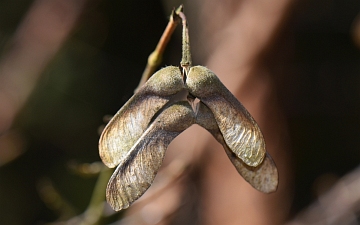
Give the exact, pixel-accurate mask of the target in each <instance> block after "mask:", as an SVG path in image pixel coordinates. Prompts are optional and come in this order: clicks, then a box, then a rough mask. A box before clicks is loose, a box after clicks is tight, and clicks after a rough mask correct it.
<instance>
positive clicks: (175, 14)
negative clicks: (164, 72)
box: [135, 5, 183, 93]
mask: <svg viewBox="0 0 360 225" xmlns="http://www.w3.org/2000/svg"><path fill="white" fill-rule="evenodd" d="M182 10H183V6H182V5H180V6H179V7H178V8H177V9H176V10H173V11H172V12H171V15H170V20H169V23H168V25H167V26H166V28H165V31H164V33H163V34H162V36H161V38H160V40H159V42H158V44H157V46H156V48H155V50H154V51H153V52H152V53H151V54H150V55H149V58H148V62H147V64H146V67H145V70H144V72H143V74H142V77H141V80H140V82H139V85H138V87H137V88H136V89H135V93H136V92H137V90H138V89H139V88H140V87H141V86H142V85H143V84H144V83H145V82H146V81H147V80H148V79H149V78H150V77H151V75H152V74H153V73H154V71H155V69H156V68H157V67H158V66H159V65H160V63H161V60H162V56H163V53H164V50H165V48H166V46H167V44H168V42H169V40H170V37H171V35H172V34H173V33H174V30H175V28H176V27H177V25H178V24H179V23H180V17H179V13H181V12H182Z"/></svg>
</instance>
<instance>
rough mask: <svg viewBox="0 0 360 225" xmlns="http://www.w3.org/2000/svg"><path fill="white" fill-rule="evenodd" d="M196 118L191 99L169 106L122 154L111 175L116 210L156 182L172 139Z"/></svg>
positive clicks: (110, 196) (110, 189) (109, 192)
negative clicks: (190, 102) (155, 179)
mask: <svg viewBox="0 0 360 225" xmlns="http://www.w3.org/2000/svg"><path fill="white" fill-rule="evenodd" d="M194 122H195V117H194V112H193V111H192V108H191V106H190V105H189V103H188V102H179V103H174V104H173V105H171V106H168V107H167V108H165V109H164V110H163V111H162V112H161V113H160V114H159V115H158V117H157V118H156V119H155V120H154V121H153V122H152V123H151V125H150V126H149V127H148V128H147V129H146V131H145V132H144V133H143V135H142V136H141V137H140V138H139V139H138V140H137V142H136V143H135V144H134V146H133V147H132V148H131V149H130V151H128V152H127V154H126V155H125V157H123V158H122V160H121V162H120V164H119V166H118V167H117V168H116V170H115V172H114V173H113V175H112V176H111V178H110V180H109V183H108V186H107V189H106V199H107V201H108V203H109V204H110V205H111V206H112V207H113V209H114V210H116V211H118V210H121V209H125V208H128V207H129V206H130V205H131V203H133V202H134V201H135V200H136V199H138V198H139V197H140V196H142V195H143V194H144V192H145V191H146V190H147V189H148V188H149V187H150V185H151V184H152V183H153V181H154V178H155V176H156V174H157V172H158V170H159V168H160V166H161V164H162V161H163V159H164V155H165V151H166V149H167V147H168V145H169V144H170V142H171V141H172V140H173V139H174V138H175V137H176V136H177V135H179V134H180V133H181V132H182V131H184V130H185V129H187V128H188V127H190V126H191V125H192V124H193V123H194Z"/></svg>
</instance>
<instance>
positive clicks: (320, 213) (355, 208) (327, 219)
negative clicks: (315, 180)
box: [287, 167, 360, 225]
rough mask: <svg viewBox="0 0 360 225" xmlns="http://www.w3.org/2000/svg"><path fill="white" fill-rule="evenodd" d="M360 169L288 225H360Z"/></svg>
mask: <svg viewBox="0 0 360 225" xmlns="http://www.w3.org/2000/svg"><path fill="white" fill-rule="evenodd" d="M359 187H360V167H358V168H357V169H355V170H354V171H352V172H351V173H349V174H348V175H346V176H344V177H343V178H341V179H340V180H339V181H338V182H337V183H336V184H335V185H334V186H333V187H332V188H331V189H330V190H329V191H328V192H326V193H325V194H323V195H321V196H320V197H319V199H318V200H317V201H316V202H315V203H313V204H312V205H310V206H309V207H308V208H307V209H305V210H304V211H303V212H302V213H300V214H299V215H298V216H297V217H296V218H295V219H294V220H292V221H291V222H289V223H287V225H305V224H307V225H315V224H328V225H331V224H334V225H335V224H336V225H337V224H342V225H350V224H359V222H358V215H359V213H360V188H359Z"/></svg>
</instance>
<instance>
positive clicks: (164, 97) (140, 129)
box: [99, 66, 185, 168]
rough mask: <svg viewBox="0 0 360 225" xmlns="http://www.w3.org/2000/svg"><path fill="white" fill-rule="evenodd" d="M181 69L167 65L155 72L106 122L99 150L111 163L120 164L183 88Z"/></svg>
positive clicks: (102, 156) (112, 164) (104, 160)
mask: <svg viewBox="0 0 360 225" xmlns="http://www.w3.org/2000/svg"><path fill="white" fill-rule="evenodd" d="M184 88H185V86H184V81H183V77H182V74H181V72H180V69H179V68H178V67H174V66H168V67H165V68H163V69H161V70H159V71H158V72H156V73H155V74H154V75H153V76H152V77H151V78H150V79H149V80H148V81H147V82H146V83H145V84H144V85H143V86H142V87H141V88H140V89H139V91H138V92H137V93H136V94H134V95H133V96H132V97H131V98H130V99H129V101H127V102H126V103H125V105H124V106H123V107H122V108H121V109H120V110H119V111H118V112H117V113H116V114H115V116H114V117H113V118H112V119H111V120H110V122H109V123H108V124H107V125H106V127H105V129H104V131H103V132H102V134H101V137H100V140H99V153H100V157H101V159H102V161H103V162H104V164H105V165H106V166H108V167H111V168H112V167H115V166H117V165H118V164H119V163H120V161H122V159H123V157H124V155H126V153H127V152H128V151H129V150H130V149H131V148H132V147H133V145H134V144H135V142H136V141H137V140H138V139H139V137H140V136H141V135H142V134H143V133H144V131H145V130H146V128H147V127H148V126H149V123H150V121H151V120H152V119H153V117H154V116H155V114H156V113H158V112H159V111H160V109H161V108H163V107H164V105H165V104H167V103H168V102H169V101H170V99H173V98H175V97H176V96H177V95H179V93H181V92H182V90H185V89H184Z"/></svg>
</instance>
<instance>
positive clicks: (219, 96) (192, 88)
mask: <svg viewBox="0 0 360 225" xmlns="http://www.w3.org/2000/svg"><path fill="white" fill-rule="evenodd" d="M186 85H187V87H188V90H189V92H190V93H191V94H192V95H194V96H195V97H197V98H199V99H200V100H201V102H203V103H204V104H205V105H206V106H207V107H209V109H210V110H211V112H212V113H213V115H214V117H215V120H216V123H217V124H218V126H219V128H220V132H221V133H222V135H223V137H224V140H225V143H226V144H227V146H228V147H229V149H230V150H231V151H232V152H234V153H235V154H236V155H237V156H238V157H239V158H240V159H242V160H243V161H244V163H246V164H247V165H249V166H253V167H256V166H258V165H260V164H261V162H262V161H263V159H264V157H265V152H266V150H265V141H264V137H263V135H262V133H261V131H260V128H259V127H258V125H257V124H256V122H255V120H254V119H253V118H252V117H251V115H250V114H249V112H248V111H247V110H246V109H245V108H244V106H243V105H242V104H241V103H240V102H239V101H238V100H237V99H236V98H235V96H233V95H232V94H231V92H230V91H229V90H228V89H227V88H226V87H225V86H224V85H223V84H222V83H221V81H220V80H219V78H218V77H217V76H216V75H215V74H214V73H213V72H212V71H210V70H209V69H207V68H206V67H203V66H195V67H192V68H191V69H190V72H189V74H188V76H187V79H186Z"/></svg>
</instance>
